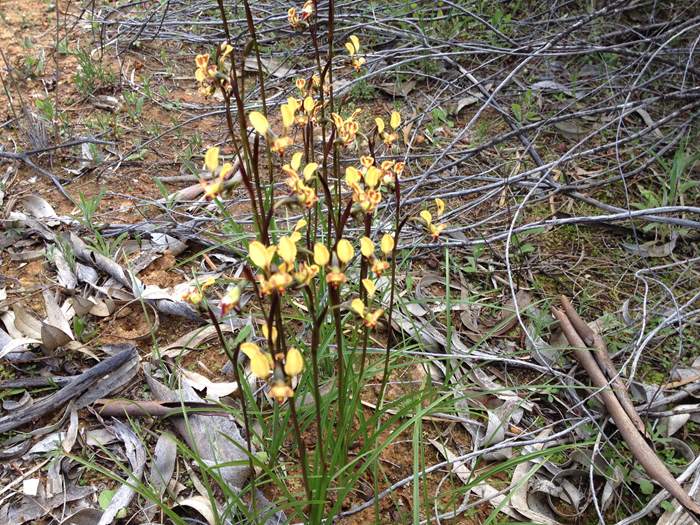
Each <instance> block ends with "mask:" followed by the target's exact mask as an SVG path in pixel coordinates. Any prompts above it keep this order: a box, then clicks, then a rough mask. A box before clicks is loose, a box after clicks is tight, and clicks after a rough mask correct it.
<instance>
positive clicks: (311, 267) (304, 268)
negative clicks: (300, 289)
mask: <svg viewBox="0 0 700 525" xmlns="http://www.w3.org/2000/svg"><path fill="white" fill-rule="evenodd" d="M320 270H321V269H320V268H319V267H318V265H317V264H306V263H304V262H303V263H301V265H300V267H299V271H298V272H296V273H295V274H294V279H296V281H297V282H298V283H299V284H303V285H304V286H308V285H309V284H311V281H313V279H314V277H316V276H317V275H318V272H319V271H320Z"/></svg>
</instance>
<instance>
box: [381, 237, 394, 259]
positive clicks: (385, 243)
mask: <svg viewBox="0 0 700 525" xmlns="http://www.w3.org/2000/svg"><path fill="white" fill-rule="evenodd" d="M380 248H381V250H382V253H384V255H389V254H390V253H391V252H392V251H393V250H394V237H393V236H392V235H389V234H388V233H385V234H384V236H383V237H382V241H381V243H380Z"/></svg>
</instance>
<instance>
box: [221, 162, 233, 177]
mask: <svg viewBox="0 0 700 525" xmlns="http://www.w3.org/2000/svg"><path fill="white" fill-rule="evenodd" d="M232 171H233V164H231V163H230V162H226V163H224V165H223V166H221V171H220V172H219V179H221V180H224V179H225V178H226V177H227V176H228V175H229V173H231V172H232Z"/></svg>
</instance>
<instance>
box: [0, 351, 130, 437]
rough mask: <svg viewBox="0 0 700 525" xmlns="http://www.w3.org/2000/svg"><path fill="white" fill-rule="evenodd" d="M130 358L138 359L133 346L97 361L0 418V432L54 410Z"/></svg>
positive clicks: (24, 423) (29, 421) (14, 427)
mask: <svg viewBox="0 0 700 525" xmlns="http://www.w3.org/2000/svg"><path fill="white" fill-rule="evenodd" d="M132 359H138V352H137V350H136V347H135V346H132V347H131V348H128V349H126V350H123V351H122V352H120V353H118V354H117V355H114V356H112V357H109V358H107V359H105V360H104V361H101V362H99V363H97V364H96V365H95V366H93V367H92V368H89V369H88V370H86V371H85V372H83V373H82V374H80V375H78V376H75V378H74V379H73V380H72V381H71V382H70V383H68V384H67V385H65V386H64V387H63V388H61V389H60V390H59V391H57V392H55V393H53V394H51V395H50V396H46V397H45V398H43V399H40V400H39V401H37V402H36V403H34V404H33V405H31V406H29V407H26V408H23V409H20V410H18V411H17V412H14V413H11V414H8V415H7V416H5V417H2V418H0V434H1V433H3V432H8V431H10V430H14V429H16V428H18V427H21V426H22V425H26V424H27V423H31V422H32V421H36V420H37V419H39V418H40V417H43V416H45V415H47V414H50V413H52V412H55V411H56V410H57V409H58V408H60V407H62V406H63V405H65V404H66V403H68V401H70V400H71V399H75V398H76V397H78V396H80V395H81V394H83V393H84V392H85V391H86V390H88V389H89V388H90V387H92V386H93V385H94V384H95V383H97V381H99V380H100V379H102V378H103V377H105V376H107V375H109V374H111V373H112V372H114V371H115V370H116V369H118V368H119V367H121V366H123V365H124V364H126V363H128V362H129V361H131V360H132Z"/></svg>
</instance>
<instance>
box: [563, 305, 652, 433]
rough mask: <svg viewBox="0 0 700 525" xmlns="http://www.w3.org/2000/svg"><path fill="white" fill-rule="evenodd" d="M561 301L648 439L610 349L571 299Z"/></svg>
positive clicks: (623, 403)
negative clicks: (577, 310) (580, 313)
mask: <svg viewBox="0 0 700 525" xmlns="http://www.w3.org/2000/svg"><path fill="white" fill-rule="evenodd" d="M560 301H561V304H562V306H563V307H564V312H566V316H567V317H568V318H569V321H571V324H572V325H573V327H574V329H575V330H576V332H577V333H578V335H579V336H580V337H581V339H582V340H583V342H584V343H585V345H586V346H588V347H593V348H594V349H595V352H593V356H594V357H595V360H596V361H597V363H598V366H599V367H600V369H601V371H602V372H603V374H605V377H607V378H608V381H609V382H610V386H611V387H612V389H613V392H615V395H616V396H617V399H618V401H620V405H622V408H623V409H624V410H625V412H626V413H627V415H628V416H629V418H630V420H631V421H632V423H633V424H634V426H635V427H637V430H639V432H640V433H641V434H642V435H643V436H645V437H647V438H648V437H649V434H648V433H647V431H646V427H645V426H644V422H643V421H642V418H641V417H639V413H638V412H637V410H636V409H635V408H634V403H633V402H632V399H631V398H630V396H629V393H628V392H627V388H626V387H625V385H624V383H623V382H622V380H621V379H620V374H619V373H618V372H617V369H616V368H615V365H614V364H613V361H612V358H611V357H610V354H609V353H608V347H607V345H606V344H605V341H603V338H602V337H600V335H598V334H597V333H595V332H594V331H593V330H592V329H591V327H590V326H588V323H586V322H585V321H584V320H583V319H581V317H580V316H579V315H578V313H577V312H576V310H575V309H574V307H573V305H572V304H571V301H569V299H568V298H567V297H566V296H564V295H562V296H560Z"/></svg>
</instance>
